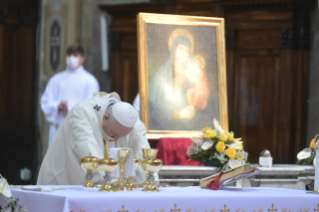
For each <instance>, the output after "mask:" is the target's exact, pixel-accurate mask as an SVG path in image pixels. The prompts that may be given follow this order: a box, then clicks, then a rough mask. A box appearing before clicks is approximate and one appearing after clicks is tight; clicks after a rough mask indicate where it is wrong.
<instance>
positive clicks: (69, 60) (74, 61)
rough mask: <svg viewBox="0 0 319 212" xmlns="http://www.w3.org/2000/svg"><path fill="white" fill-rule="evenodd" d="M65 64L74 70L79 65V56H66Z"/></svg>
mask: <svg viewBox="0 0 319 212" xmlns="http://www.w3.org/2000/svg"><path fill="white" fill-rule="evenodd" d="M66 65H67V66H68V68H69V69H71V70H75V69H76V68H78V67H79V65H80V58H79V57H75V56H67V57H66Z"/></svg>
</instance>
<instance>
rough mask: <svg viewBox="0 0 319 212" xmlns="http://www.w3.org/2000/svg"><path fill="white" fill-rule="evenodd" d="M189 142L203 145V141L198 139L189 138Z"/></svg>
mask: <svg viewBox="0 0 319 212" xmlns="http://www.w3.org/2000/svg"><path fill="white" fill-rule="evenodd" d="M191 140H192V141H193V142H194V143H195V144H197V145H199V146H200V145H202V143H203V140H202V139H199V138H191Z"/></svg>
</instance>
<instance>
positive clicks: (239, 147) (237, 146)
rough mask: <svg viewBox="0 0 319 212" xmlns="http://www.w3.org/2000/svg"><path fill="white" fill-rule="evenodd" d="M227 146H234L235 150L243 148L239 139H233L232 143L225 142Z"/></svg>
mask: <svg viewBox="0 0 319 212" xmlns="http://www.w3.org/2000/svg"><path fill="white" fill-rule="evenodd" d="M227 146H228V147H231V148H234V149H236V150H242V149H243V142H242V141H239V140H235V141H234V143H232V144H227Z"/></svg>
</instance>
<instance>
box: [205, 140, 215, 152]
mask: <svg viewBox="0 0 319 212" xmlns="http://www.w3.org/2000/svg"><path fill="white" fill-rule="evenodd" d="M213 144H214V142H213V141H205V142H204V143H203V145H202V149H203V150H208V149H209V148H211V147H212V146H213Z"/></svg>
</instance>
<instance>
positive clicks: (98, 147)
mask: <svg viewBox="0 0 319 212" xmlns="http://www.w3.org/2000/svg"><path fill="white" fill-rule="evenodd" d="M145 133H146V128H145V125H144V124H143V123H142V122H141V121H140V120H139V119H138V114H137V112H136V110H135V109H134V108H133V107H132V105H130V104H128V103H125V102H121V100H120V97H119V95H118V94H117V93H110V94H106V93H98V94H96V95H95V96H94V97H93V98H91V99H88V100H84V101H82V102H80V103H79V104H77V105H76V106H75V107H74V108H73V109H72V110H71V112H70V113H69V114H68V116H67V117H66V118H65V120H64V122H63V124H62V125H61V127H60V129H59V130H58V132H57V134H56V136H55V137H54V139H53V141H52V144H51V147H50V148H49V150H48V152H47V153H46V155H45V157H44V160H43V163H42V165H41V168H40V172H39V176H38V181H37V184H38V185H82V184H84V183H85V181H86V179H85V175H86V172H85V171H83V170H82V168H81V166H80V163H79V158H82V157H85V156H88V155H89V153H92V155H93V156H95V157H97V158H103V157H104V144H103V140H106V144H107V148H108V149H110V148H111V147H124V148H131V149H132V150H133V155H134V157H137V158H143V154H142V148H150V145H149V143H148V141H147V138H146V137H145ZM146 174H147V172H146V171H144V170H143V169H142V167H141V166H139V167H138V169H137V170H136V177H135V180H133V183H138V184H140V183H143V182H144V181H145V180H146ZM155 181H158V175H155ZM92 182H93V183H94V184H96V183H98V184H102V183H103V174H102V173H100V172H99V171H97V170H96V171H93V179H92Z"/></svg>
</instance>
